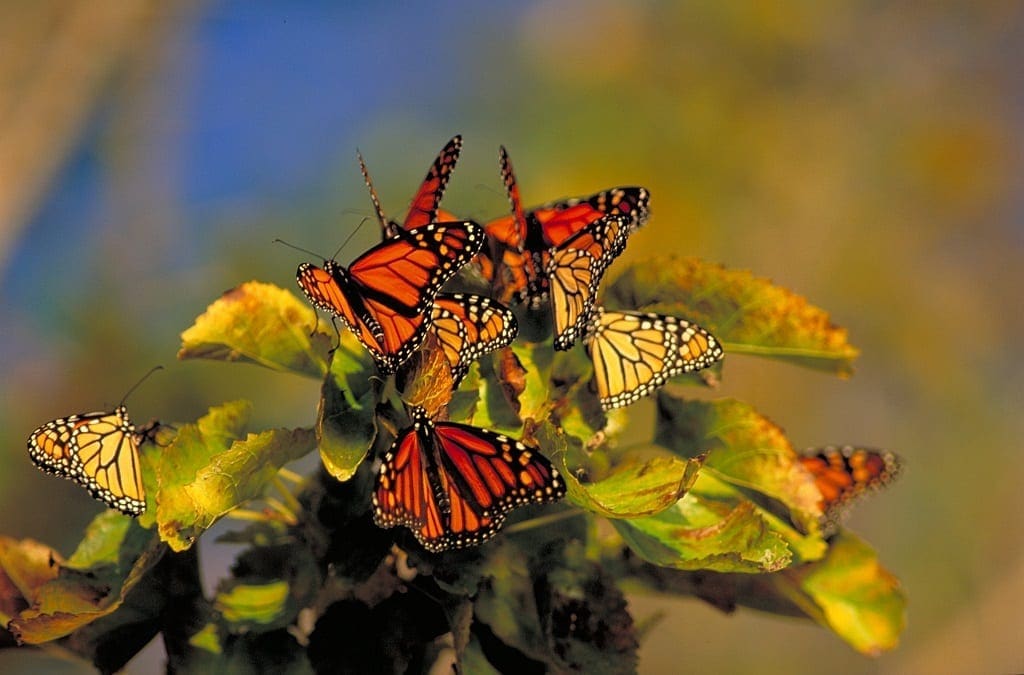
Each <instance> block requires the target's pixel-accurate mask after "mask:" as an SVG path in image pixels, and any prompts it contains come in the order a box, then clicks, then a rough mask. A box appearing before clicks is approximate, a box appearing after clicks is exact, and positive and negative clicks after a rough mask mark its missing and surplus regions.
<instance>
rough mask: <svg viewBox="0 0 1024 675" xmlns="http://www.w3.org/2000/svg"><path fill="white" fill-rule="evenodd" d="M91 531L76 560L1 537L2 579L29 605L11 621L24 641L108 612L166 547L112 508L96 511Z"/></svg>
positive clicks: (44, 638) (49, 636) (47, 637)
mask: <svg viewBox="0 0 1024 675" xmlns="http://www.w3.org/2000/svg"><path fill="white" fill-rule="evenodd" d="M88 535H89V537H90V539H89V540H87V541H83V543H82V545H81V546H80V547H79V550H78V551H76V553H75V555H74V556H72V559H73V560H74V562H75V564H74V565H72V564H71V562H70V561H69V562H67V563H65V562H63V561H61V559H60V556H58V555H56V554H54V553H52V552H49V551H48V550H47V549H46V548H45V547H43V546H41V545H40V544H38V543H36V542H33V541H30V540H27V541H24V542H14V541H12V540H9V539H6V538H0V580H6V581H7V582H8V583H9V584H10V585H11V586H13V587H15V588H17V589H18V592H19V593H20V594H21V597H22V598H23V602H24V603H25V604H27V605H28V608H27V609H24V610H22V611H21V612H18V613H15V614H14V615H13V616H12V618H11V621H10V624H9V629H10V631H11V632H12V633H13V634H14V635H15V637H16V638H17V639H18V640H19V641H20V642H23V643H26V644H40V643H43V642H49V641H51V640H56V639H58V638H61V637H64V636H65V635H68V634H70V633H72V632H74V631H76V630H78V629H80V628H82V627H83V626H86V625H87V624H90V623H92V622H93V621H96V620H97V619H100V618H102V617H105V616H108V615H110V614H111V613H113V612H114V611H115V610H116V609H117V608H118V607H120V606H121V604H122V602H123V601H124V598H125V595H126V594H127V593H128V591H130V590H131V589H132V588H133V587H134V586H135V585H136V584H137V583H138V582H139V580H141V579H142V577H143V576H144V575H145V573H146V572H147V571H149V569H150V568H152V567H153V565H155V564H156V563H157V561H159V560H160V558H161V556H162V555H163V554H164V552H165V551H166V547H165V546H163V545H162V544H161V543H160V541H159V539H158V538H157V537H156V536H154V535H153V533H151V532H148V531H146V530H144V529H143V528H141V527H139V526H138V524H137V523H136V522H135V521H134V520H133V519H131V518H128V517H127V516H123V515H121V514H119V513H117V512H114V511H108V512H104V513H103V514H101V515H100V516H98V517H97V518H96V519H95V520H94V521H93V522H92V523H91V524H90V526H89V528H88ZM44 555H45V559H44V558H43V556H44ZM5 585H6V584H5Z"/></svg>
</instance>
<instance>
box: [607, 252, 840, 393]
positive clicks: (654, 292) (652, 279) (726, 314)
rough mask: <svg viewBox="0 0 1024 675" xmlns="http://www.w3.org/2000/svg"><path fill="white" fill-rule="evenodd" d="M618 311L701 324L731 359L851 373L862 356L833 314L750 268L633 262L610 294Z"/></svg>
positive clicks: (689, 261)
mask: <svg viewBox="0 0 1024 675" xmlns="http://www.w3.org/2000/svg"><path fill="white" fill-rule="evenodd" d="M605 302H606V303H607V304H608V306H609V307H611V308H614V309H638V310H643V311H658V312H662V313H666V314H672V315H675V316H680V317H682V318H685V319H687V320H691V321H696V322H697V323H698V324H700V325H701V326H702V327H704V328H706V329H707V330H709V331H711V333H712V334H714V335H715V337H717V338H718V339H719V340H720V341H721V342H722V343H723V344H724V346H725V352H726V356H728V355H729V354H754V355H758V356H764V357H768V358H774V359H778V360H782V361H786V362H789V363H795V364H799V365H802V366H807V367H809V368H815V369H817V370H826V371H829V372H834V373H836V374H837V375H841V376H847V375H849V374H850V373H851V372H852V368H853V360H854V359H855V358H856V357H857V354H858V351H857V349H856V348H855V347H853V346H852V345H850V344H849V342H847V336H846V330H845V329H843V328H840V327H838V326H836V325H834V324H833V323H832V321H831V319H830V318H829V315H828V313H827V312H825V311H824V310H822V309H819V308H818V307H815V306H814V305H811V304H810V303H809V302H807V300H806V299H805V298H803V297H801V296H799V295H797V294H796V293H793V292H792V291H790V290H787V289H785V288H782V287H781V286H775V285H773V284H772V283H771V282H770V281H768V280H767V279H760V278H757V277H755V276H754V275H753V274H751V273H750V272H748V271H745V270H729V269H726V268H724V267H722V266H720V265H714V264H711V263H707V262H704V261H701V260H699V259H697V258H681V257H674V256H666V257H661V258H654V259H653V260H647V261H644V262H643V263H641V264H634V265H633V266H631V267H629V268H627V269H626V271H625V272H624V273H623V274H622V275H621V276H619V277H618V278H617V279H616V280H615V282H614V283H613V284H611V286H610V287H609V289H608V293H607V295H606V296H605Z"/></svg>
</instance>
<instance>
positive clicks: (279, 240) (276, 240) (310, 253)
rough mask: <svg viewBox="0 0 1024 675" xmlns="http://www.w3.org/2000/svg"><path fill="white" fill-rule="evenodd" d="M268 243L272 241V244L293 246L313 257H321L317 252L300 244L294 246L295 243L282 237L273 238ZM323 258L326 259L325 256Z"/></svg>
mask: <svg viewBox="0 0 1024 675" xmlns="http://www.w3.org/2000/svg"><path fill="white" fill-rule="evenodd" d="M270 243H272V244H284V245H285V246H287V247H288V248H293V249H295V250H296V251H302V252H303V253H307V254H309V255H311V256H313V257H314V258H323V256H321V255H320V254H319V253H314V252H313V251H310V250H307V249H304V248H302V247H301V246H296V245H295V244H289V243H288V242H286V241H285V240H284V239H275V240H274V241H272V242H270ZM324 260H326V258H324Z"/></svg>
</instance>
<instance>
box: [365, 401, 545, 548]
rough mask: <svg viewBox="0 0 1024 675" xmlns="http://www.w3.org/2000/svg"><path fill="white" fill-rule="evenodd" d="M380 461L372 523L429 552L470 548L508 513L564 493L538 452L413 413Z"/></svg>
mask: <svg viewBox="0 0 1024 675" xmlns="http://www.w3.org/2000/svg"><path fill="white" fill-rule="evenodd" d="M412 416H413V426H411V427H409V428H407V429H404V430H403V431H402V432H401V433H400V434H399V435H398V438H397V439H396V440H395V442H394V444H393V445H392V446H391V448H390V450H388V452H387V454H385V456H384V461H383V464H382V465H381V468H380V474H379V475H378V477H377V485H376V489H375V490H374V494H373V505H374V516H373V517H374V522H375V523H376V524H377V525H378V526H380V527H384V528H390V527H395V526H399V525H401V526H404V527H407V528H409V529H410V530H411V531H412V533H413V534H414V535H415V537H416V539H417V540H418V541H419V542H420V544H421V545H422V546H423V547H424V548H425V549H427V550H428V551H432V552H435V553H436V552H440V551H445V550H448V549H453V548H464V547H467V546H475V545H477V544H480V543H481V542H484V541H486V540H488V539H490V538H491V537H493V536H494V535H495V534H497V532H498V530H499V529H500V528H501V526H502V524H503V523H504V522H505V517H506V514H507V513H508V512H509V511H510V510H512V509H514V508H516V507H518V506H524V505H526V504H541V503H545V502H551V501H555V500H557V499H560V498H562V497H563V496H564V495H565V483H564V482H563V481H562V479H561V476H560V475H559V474H558V471H556V470H555V468H554V467H552V466H551V463H550V462H549V461H548V460H547V459H545V458H544V457H543V456H542V455H541V454H540V453H539V452H538V451H537V450H536V449H535V448H531V447H529V446H527V445H524V444H523V443H521V442H519V441H516V440H514V439H512V438H509V437H508V436H504V435H502V434H498V433H495V432H493V431H488V430H486V429H479V428H477V427H473V426H469V425H466V424H458V423H455V422H432V421H431V420H430V419H429V418H428V417H427V416H426V415H425V413H424V412H423V411H422V409H419V408H416V409H413V411H412Z"/></svg>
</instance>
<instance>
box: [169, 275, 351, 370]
mask: <svg viewBox="0 0 1024 675" xmlns="http://www.w3.org/2000/svg"><path fill="white" fill-rule="evenodd" d="M316 325H317V322H316V314H315V312H314V311H313V309H312V308H311V307H310V306H309V305H308V304H307V303H305V302H303V301H301V300H299V298H297V297H296V296H295V294H294V293H291V292H289V291H286V290H284V289H283V288H279V287H278V286H274V285H273V284H266V283H262V282H259V281H249V282H246V283H244V284H242V285H241V286H237V287H235V288H232V289H231V290H230V291H227V292H226V293H224V295H222V296H221V297H220V298H218V299H217V300H215V301H214V302H213V304H211V305H210V306H209V307H207V308H206V311H205V312H203V313H202V314H201V315H200V316H199V317H198V318H197V319H196V321H195V323H194V324H193V325H192V326H191V327H190V328H188V329H187V330H186V331H185V332H184V333H182V334H181V349H180V350H179V351H178V358H179V359H214V360H217V361H243V362H247V363H256V364H258V365H261V366H265V367H267V368H271V369H273V370H282V371H287V372H292V373H298V374H301V375H307V376H309V377H316V378H320V377H323V376H324V374H325V373H326V372H327V352H328V350H329V349H330V345H331V343H332V342H333V341H334V335H333V331H330V330H329V326H326V327H325V329H324V330H317V331H316V332H314V326H316Z"/></svg>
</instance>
